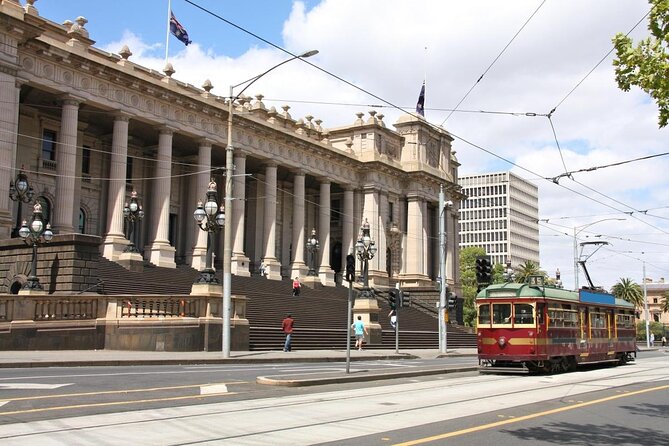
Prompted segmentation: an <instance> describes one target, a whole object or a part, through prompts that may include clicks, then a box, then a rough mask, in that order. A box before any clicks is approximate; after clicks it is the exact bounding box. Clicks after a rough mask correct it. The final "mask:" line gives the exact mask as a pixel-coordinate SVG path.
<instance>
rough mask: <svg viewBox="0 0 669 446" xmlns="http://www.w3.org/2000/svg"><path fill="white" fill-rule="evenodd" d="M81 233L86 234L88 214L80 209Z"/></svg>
mask: <svg viewBox="0 0 669 446" xmlns="http://www.w3.org/2000/svg"><path fill="white" fill-rule="evenodd" d="M79 233H80V234H85V233H86V212H85V211H84V210H83V209H82V208H79Z"/></svg>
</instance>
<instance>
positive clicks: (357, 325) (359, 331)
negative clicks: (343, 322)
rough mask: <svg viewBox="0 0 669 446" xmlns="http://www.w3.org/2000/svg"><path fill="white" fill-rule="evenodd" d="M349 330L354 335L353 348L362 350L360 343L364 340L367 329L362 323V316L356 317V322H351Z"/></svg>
mask: <svg viewBox="0 0 669 446" xmlns="http://www.w3.org/2000/svg"><path fill="white" fill-rule="evenodd" d="M351 328H352V329H353V333H354V334H355V347H356V348H357V349H358V350H362V343H363V342H364V340H365V335H366V334H368V332H367V327H365V323H364V322H363V321H362V316H358V320H357V321H355V322H353V325H351Z"/></svg>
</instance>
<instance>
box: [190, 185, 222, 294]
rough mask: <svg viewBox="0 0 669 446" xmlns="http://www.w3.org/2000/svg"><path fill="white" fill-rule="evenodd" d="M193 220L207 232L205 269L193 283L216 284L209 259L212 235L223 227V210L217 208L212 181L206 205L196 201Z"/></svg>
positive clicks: (211, 252) (212, 245)
mask: <svg viewBox="0 0 669 446" xmlns="http://www.w3.org/2000/svg"><path fill="white" fill-rule="evenodd" d="M193 218H195V221H196V222H197V226H198V227H199V228H200V229H201V230H203V231H207V260H206V264H205V268H204V269H203V270H202V271H200V275H199V276H198V278H197V279H196V280H195V283H204V284H217V283H219V281H218V279H217V278H216V274H215V271H214V268H213V266H212V260H211V258H212V254H213V249H214V234H215V233H216V232H218V231H219V230H220V229H221V228H222V227H223V226H224V225H225V208H224V207H223V206H221V207H220V208H219V207H218V203H217V202H216V183H215V182H214V180H211V181H210V182H209V188H208V189H207V201H206V203H204V204H202V202H201V201H198V203H197V209H195V212H193Z"/></svg>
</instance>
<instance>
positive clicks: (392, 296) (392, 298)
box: [388, 288, 397, 310]
mask: <svg viewBox="0 0 669 446" xmlns="http://www.w3.org/2000/svg"><path fill="white" fill-rule="evenodd" d="M388 304H389V305H390V309H391V310H395V309H396V308H397V306H396V305H397V290H396V289H395V288H391V289H390V290H389V291H388Z"/></svg>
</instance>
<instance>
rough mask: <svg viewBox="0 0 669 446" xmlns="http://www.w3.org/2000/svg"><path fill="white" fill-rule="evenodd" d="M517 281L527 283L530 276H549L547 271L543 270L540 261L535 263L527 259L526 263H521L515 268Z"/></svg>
mask: <svg viewBox="0 0 669 446" xmlns="http://www.w3.org/2000/svg"><path fill="white" fill-rule="evenodd" d="M515 275H516V277H515V278H516V282H518V283H525V281H526V280H527V278H528V277H529V276H544V277H547V276H548V275H547V274H546V271H542V270H541V268H539V264H538V263H534V262H533V261H531V260H526V261H525V263H521V264H520V265H518V266H517V267H516V268H515Z"/></svg>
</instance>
